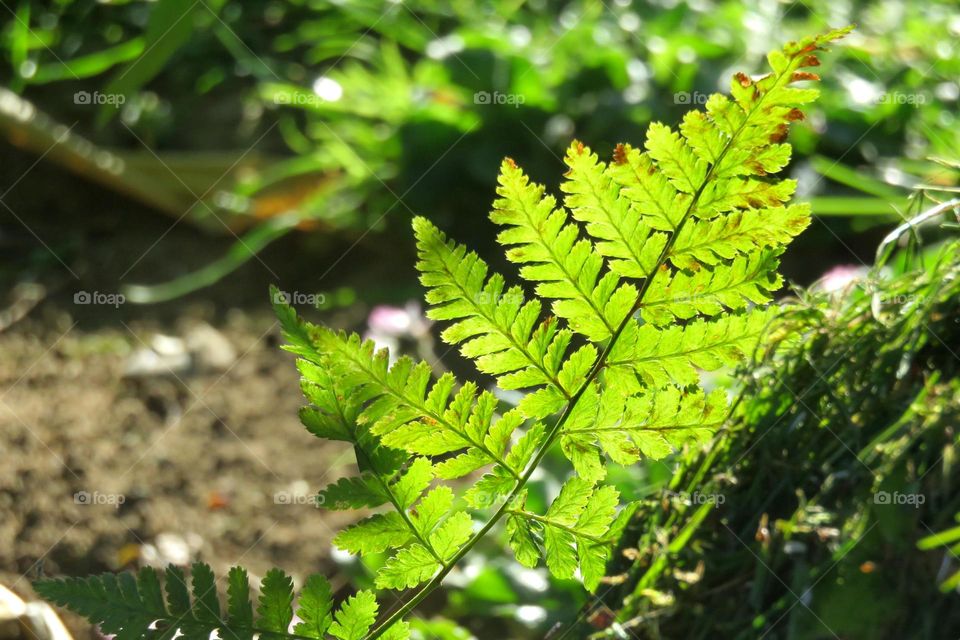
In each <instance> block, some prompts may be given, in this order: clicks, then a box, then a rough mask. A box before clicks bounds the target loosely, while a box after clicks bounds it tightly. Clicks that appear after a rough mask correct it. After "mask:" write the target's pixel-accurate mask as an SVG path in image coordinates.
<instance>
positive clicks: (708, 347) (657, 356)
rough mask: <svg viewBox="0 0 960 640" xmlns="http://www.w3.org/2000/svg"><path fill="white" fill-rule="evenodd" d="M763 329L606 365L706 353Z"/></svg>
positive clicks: (611, 365) (657, 360) (755, 336)
mask: <svg viewBox="0 0 960 640" xmlns="http://www.w3.org/2000/svg"><path fill="white" fill-rule="evenodd" d="M764 331H765V328H761V329H759V330H758V331H754V332H752V333H740V334H736V335H735V336H733V337H730V338H727V339H724V340H720V341H719V342H711V343H710V344H708V345H706V346H702V347H699V348H696V347H694V348H690V349H682V350H679V351H671V352H669V353H659V354H653V355H649V356H642V357H636V358H627V359H624V360H611V361H610V362H608V363H607V366H608V367H617V366H632V365H637V364H640V363H643V362H659V361H663V360H675V359H677V358H683V357H685V356H691V355H694V354H698V353H708V352H710V351H713V350H714V349H719V348H722V347H724V346H728V345H735V344H737V343H738V342H742V341H745V340H750V339H752V338H759V337H760V336H762V335H763V333H764Z"/></svg>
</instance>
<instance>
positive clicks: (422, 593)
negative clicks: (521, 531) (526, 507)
mask: <svg viewBox="0 0 960 640" xmlns="http://www.w3.org/2000/svg"><path fill="white" fill-rule="evenodd" d="M786 69H787V71H785V72H784V73H782V74H781V75H780V76H779V77H778V78H777V82H776V83H775V84H774V87H776V86H779V83H780V80H782V78H783V77H784V76H785V75H787V73H788V72H789V73H791V74H792V70H790V66H789V65H788V66H787V68H786ZM771 90H772V89H771ZM767 95H769V91H768V92H766V93H764V94H763V95H762V96H760V99H759V100H757V102H756V104H755V105H754V106H753V108H752V109H751V110H750V112H749V113H748V114H747V115H746V116H745V117H744V119H743V122H741V123H740V126H739V127H738V128H737V130H736V131H735V132H734V134H733V135H732V136H730V139H729V140H728V141H727V143H726V145H724V148H723V151H722V152H721V154H720V157H719V158H718V159H717V163H715V164H712V165H711V166H710V168H709V170H708V171H707V175H706V176H705V177H704V180H703V184H701V185H700V188H699V189H697V192H696V194H694V196H693V198H691V200H690V203H689V205H688V206H687V209H686V211H685V212H684V214H683V218H681V220H680V222H679V223H678V224H677V227H676V229H675V231H674V232H673V233H672V234H670V237H669V238H668V239H667V242H666V244H665V245H664V247H663V250H662V251H661V252H660V257H659V258H658V259H657V264H656V267H655V268H654V270H653V271H652V272H651V273H653V274H656V272H657V270H658V269H660V268H661V266H662V265H663V264H664V261H665V260H666V259H667V256H668V255H669V251H670V249H671V248H672V247H673V243H674V241H675V240H676V237H677V235H678V234H679V233H680V230H681V228H682V227H683V225H684V224H685V223H686V222H687V220H688V219H689V218H690V214H691V212H692V211H693V208H694V207H695V206H696V204H697V202H698V201H699V199H700V196H701V195H702V194H703V191H704V189H706V187H707V185H708V184H709V183H710V181H711V180H712V179H713V174H714V167H716V166H717V164H719V162H720V161H721V160H722V159H723V157H724V156H726V154H727V153H728V152H729V150H730V149H731V148H732V147H733V144H734V142H735V141H736V140H737V137H738V136H739V135H740V134H741V133H742V132H743V130H744V128H745V127H746V126H747V123H749V122H750V119H751V118H752V117H753V115H754V114H755V113H756V112H757V109H758V108H759V107H760V105H761V104H762V103H763V100H764V98H766V97H767ZM524 212H525V213H526V209H524ZM652 281H653V277H652V276H651V277H649V278H646V279H644V281H643V284H642V285H641V287H640V291H639V292H638V294H637V300H636V302H635V303H634V308H633V311H632V312H631V313H628V314H627V315H626V316H625V317H624V319H623V320H622V321H621V322H620V325H619V327H617V330H616V332H615V333H613V334H612V335H611V336H610V338H609V340H608V342H607V344H606V346H605V347H604V349H603V352H602V353H601V354H600V357H599V358H598V359H597V361H596V362H595V363H594V365H593V367H592V368H591V370H590V373H588V374H587V378H586V380H585V381H584V383H583V384H582V385H581V386H580V388H579V389H577V392H576V393H575V394H573V397H572V398H571V399H570V401H569V402H567V406H566V407H565V408H564V410H563V413H562V414H561V415H560V417H559V419H558V420H557V422H556V423H555V424H554V426H553V428H552V429H551V430H550V433H549V434H548V436H547V438H546V440H544V444H543V445H542V446H541V447H540V449H538V450H537V453H536V454H535V455H534V457H533V459H532V460H531V461H530V463H529V464H528V465H527V469H526V470H525V471H524V472H523V474H522V475H521V476H520V478H519V480H518V481H517V484H516V485H515V486H514V488H513V490H512V491H511V492H510V494H509V496H508V497H507V499H506V500H504V502H503V503H502V504H501V505H500V507H499V508H498V509H497V511H496V512H495V513H494V514H493V516H491V518H490V520H488V521H487V522H486V524H484V525H483V527H482V528H481V529H480V530H479V531H478V532H477V533H475V534H474V535H473V537H471V538H470V540H468V541H467V542H466V544H464V546H463V547H461V549H460V550H459V551H458V552H457V553H456V554H455V555H454V556H453V557H452V558H451V559H450V560H449V562H448V563H442V567H443V568H442V569H441V570H440V571H439V572H438V573H437V574H436V575H435V576H434V577H433V578H432V579H431V580H430V582H428V583H427V584H426V585H424V586H423V587H422V588H421V589H420V590H418V591H417V593H416V595H414V597H413V598H411V599H410V600H408V601H407V602H406V603H405V604H404V605H403V606H401V607H400V608H399V609H398V610H397V611H396V612H394V613H393V614H391V615H390V616H389V617H388V618H387V619H386V620H385V621H384V622H383V623H382V624H380V625H378V626H377V627H376V629H374V631H373V633H372V634H370V635H369V636H367V638H366V640H376V639H377V638H379V637H380V636H382V635H383V634H384V633H386V631H387V630H388V629H389V628H390V627H391V626H393V624H395V623H396V622H397V621H398V620H401V619H402V618H403V617H404V616H405V615H406V614H407V613H409V612H410V611H411V610H412V609H414V608H415V607H416V606H417V605H418V604H420V602H422V601H423V599H424V598H426V597H427V595H428V594H429V593H431V592H432V591H433V590H434V589H436V588H437V587H438V586H439V585H440V583H441V582H443V579H444V578H445V577H446V575H447V574H448V573H450V571H451V569H452V568H453V567H454V566H456V564H457V563H458V562H459V561H460V560H461V559H462V558H463V557H464V556H465V555H467V554H468V553H469V552H470V551H471V550H472V549H473V547H474V545H476V544H477V542H478V541H479V540H480V539H482V538H483V537H484V536H485V535H486V534H487V533H488V532H489V531H490V529H492V528H493V526H494V525H495V524H496V523H497V522H499V521H500V519H501V518H502V517H503V515H504V514H505V513H506V511H507V508H508V506H509V505H510V504H511V503H512V501H513V500H514V499H515V498H516V497H517V496H518V495H519V494H520V491H522V489H523V488H524V485H526V483H527V481H528V480H529V479H530V476H531V475H532V474H533V472H534V471H535V470H536V469H537V467H538V466H539V465H540V462H542V461H543V458H544V456H545V455H546V453H547V450H548V449H550V447H552V446H553V444H554V442H556V439H557V437H558V436H559V434H560V432H561V430H562V428H563V424H564V423H565V422H566V421H567V419H568V418H569V416H570V414H571V413H572V410H573V408H574V407H576V404H577V402H579V401H580V398H582V397H583V394H584V393H585V392H586V390H587V389H588V388H589V386H590V385H591V384H593V381H594V380H595V379H596V377H597V376H598V375H599V374H600V371H601V370H602V369H603V367H604V366H605V361H606V358H607V356H608V355H609V353H610V350H611V349H612V348H613V345H614V344H615V343H616V341H617V339H618V338H619V337H620V334H621V333H622V332H623V330H624V328H626V326H627V323H628V322H630V321H631V320H632V319H633V313H635V312H636V311H637V310H638V309H639V305H640V303H641V302H642V301H643V297H644V295H646V292H647V291H648V290H649V288H650V283H651V282H652Z"/></svg>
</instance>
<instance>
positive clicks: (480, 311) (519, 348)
mask: <svg viewBox="0 0 960 640" xmlns="http://www.w3.org/2000/svg"><path fill="white" fill-rule="evenodd" d="M440 262H441V264H443V269H444V271H446V272H447V275H448V276H449V277H450V280H451V281H453V282H454V283H456V285H457V289H459V290H460V293H461V294H462V298H461V299H463V300H469V301H470V303H471V305H472V306H473V308H474V310H475V311H476V312H477V314H478V315H479V316H480V317H482V318H483V319H484V320H486V321H487V322H488V323H489V324H490V326H492V327H494V328H495V329H496V330H497V333H499V334H500V335H501V336H503V337H504V338H506V339H507V340H508V341H509V342H510V344H511V345H512V346H513V347H514V348H515V349H516V350H517V351H519V352H520V353H522V354H523V356H524V357H525V358H526V359H527V361H528V362H529V363H530V364H532V365H533V366H534V367H536V368H537V370H539V371H540V373H542V374H543V376H544V378H546V379H547V380H548V381H549V382H550V384H551V385H552V386H553V387H555V388H556V389H557V390H558V391H559V392H560V393H562V394H563V397H565V398H566V399H567V400H569V399H570V394H568V393H567V391H566V389H564V388H563V387H562V386H561V385H560V380H559V379H558V378H557V377H556V376H552V375H551V374H550V372H549V371H547V369H546V367H544V366H543V364H541V363H540V362H537V360H536V358H534V357H533V356H532V355H531V354H530V352H529V351H528V350H527V349H526V348H524V347H523V346H521V345H520V343H519V342H517V340H516V339H515V338H514V337H513V334H512V333H510V332H509V331H504V330H503V329H502V328H500V326H498V325H497V323H496V322H495V321H494V319H493V318H492V317H490V316H489V315H487V314H486V313H485V312H484V311H483V309H482V308H480V306H479V305H478V304H477V303H476V300H475V299H474V296H473V295H471V294H470V292H469V291H467V289H466V288H465V287H464V286H463V285H462V284H460V281H459V280H457V278H456V276H455V275H454V274H453V272H452V271H451V270H450V267H449V266H448V265H447V261H446V260H444V259H442V258H441V261H440ZM534 331H536V329H534ZM514 477H515V478H516V477H517V476H516V475H514Z"/></svg>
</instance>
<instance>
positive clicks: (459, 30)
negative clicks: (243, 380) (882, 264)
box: [0, 0, 960, 292]
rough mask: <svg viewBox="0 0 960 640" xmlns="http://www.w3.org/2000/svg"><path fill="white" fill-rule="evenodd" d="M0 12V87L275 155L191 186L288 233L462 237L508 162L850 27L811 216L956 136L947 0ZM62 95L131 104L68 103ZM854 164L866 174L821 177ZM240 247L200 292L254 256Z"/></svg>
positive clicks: (952, 23) (821, 116) (862, 209)
mask: <svg viewBox="0 0 960 640" xmlns="http://www.w3.org/2000/svg"><path fill="white" fill-rule="evenodd" d="M7 10H8V11H9V12H10V13H11V19H10V20H7V21H6V26H5V27H4V29H3V32H2V35H0V42H2V56H3V60H2V61H0V64H2V69H3V72H4V74H5V75H6V76H7V77H8V78H9V79H8V80H7V82H9V84H10V85H11V86H12V87H13V88H15V89H16V90H18V91H21V92H23V93H24V94H25V95H26V96H28V97H30V98H32V99H33V100H35V101H36V103H37V104H39V105H40V106H41V107H42V108H43V109H45V110H48V111H50V112H52V113H53V114H55V115H56V116H57V117H59V118H60V119H61V120H62V121H71V122H72V121H76V120H79V122H80V125H79V127H78V130H80V131H85V132H87V133H88V134H90V135H92V136H93V138H94V139H95V140H96V141H97V142H100V143H101V144H105V145H108V146H113V147H115V148H129V149H139V150H140V151H143V149H142V145H146V146H148V147H149V148H151V149H153V150H156V151H157V152H158V153H159V155H160V157H161V158H163V157H164V156H163V152H164V151H190V150H193V151H196V150H205V149H223V148H229V149H239V150H241V151H245V150H247V149H250V148H251V147H253V148H254V149H255V150H256V151H257V152H262V153H265V154H268V155H269V161H268V162H265V163H261V164H259V165H258V166H257V167H256V169H255V170H245V171H242V172H238V173H237V175H233V174H231V179H229V180H223V181H222V182H220V183H214V187H216V188H214V189H211V192H210V193H209V194H206V193H203V190H200V192H199V194H202V197H203V198H204V200H205V201H206V203H207V204H208V206H209V209H207V208H201V209H197V210H196V212H197V215H198V216H199V217H203V215H207V216H209V215H210V214H213V215H216V216H218V217H222V218H224V219H228V220H231V221H233V220H236V219H239V220H240V221H241V223H242V221H243V220H250V221H252V222H258V221H260V220H261V219H263V218H266V217H275V216H278V215H284V214H289V215H291V216H292V217H293V219H292V222H291V223H290V224H284V225H282V226H283V228H284V230H288V229H289V228H291V227H293V226H296V225H297V224H299V225H300V226H304V224H306V223H305V222H304V221H310V223H309V224H308V225H307V226H310V227H314V226H316V225H320V226H321V227H322V228H355V229H359V230H365V229H367V228H369V227H373V228H375V229H383V228H385V227H387V225H389V224H391V223H392V222H405V221H406V220H407V219H408V218H409V217H410V216H411V215H412V213H413V212H417V213H425V212H429V214H430V215H431V216H432V217H433V218H434V219H440V220H444V221H445V222H446V224H447V225H448V226H457V227H460V228H461V229H460V231H459V233H461V234H473V233H474V232H476V231H477V229H478V228H480V227H481V225H482V224H483V222H482V220H483V214H484V213H485V212H486V209H487V207H488V205H489V202H490V200H491V198H490V193H489V189H488V185H490V184H491V183H492V181H493V179H494V176H495V170H496V167H497V166H498V162H499V160H500V159H501V158H502V157H504V156H506V155H510V156H513V157H515V158H517V160H518V161H520V162H521V163H522V164H523V165H524V166H527V167H530V171H531V174H532V176H533V177H534V178H535V179H542V178H544V177H545V176H546V175H547V174H548V173H550V172H552V171H553V170H555V169H556V167H557V166H559V165H560V160H559V157H560V155H561V153H562V149H563V148H564V147H565V146H566V144H567V143H568V142H569V140H570V139H571V138H573V137H578V138H580V139H582V140H584V141H585V142H587V143H588V144H590V145H591V146H593V147H594V148H596V149H598V151H599V152H600V153H601V155H603V154H605V153H606V152H608V151H609V150H610V149H612V146H613V145H614V144H615V143H617V142H619V141H638V140H640V139H642V134H643V131H644V129H645V127H646V125H647V124H648V123H649V122H650V121H651V120H654V119H663V120H667V121H673V120H675V119H676V118H677V117H679V116H680V115H681V114H682V113H683V111H685V110H686V109H687V108H688V107H689V106H690V105H691V104H697V103H698V102H701V101H702V100H704V99H705V98H706V96H707V95H708V94H709V93H711V92H713V91H715V90H717V89H720V88H722V86H725V83H726V81H727V78H728V76H729V75H730V73H732V71H733V70H734V68H744V67H745V68H747V69H750V68H757V69H759V68H760V65H761V63H762V56H763V54H764V52H766V51H767V50H768V49H770V48H772V47H773V46H775V45H776V44H777V43H778V42H781V41H783V40H785V39H788V38H789V37H792V36H794V35H796V34H798V33H801V32H803V33H810V32H815V31H820V30H822V29H823V28H825V27H826V26H828V25H834V26H835V25H838V24H847V23H851V22H852V23H857V24H858V29H857V31H856V33H855V35H854V37H853V38H851V39H850V40H849V42H848V43H847V44H845V46H844V47H843V48H842V50H841V51H840V52H839V55H837V56H831V62H830V65H831V66H830V68H829V69H826V70H825V73H824V77H825V78H826V83H825V88H824V96H823V98H822V99H821V101H820V106H819V111H817V112H815V113H814V114H812V117H810V119H809V121H808V122H807V123H806V125H805V126H804V127H802V128H798V131H797V133H795V134H794V135H793V139H792V142H793V144H794V145H795V149H796V151H795V153H796V162H795V166H794V173H795V175H796V176H797V177H799V178H800V179H801V195H805V196H806V197H813V203H814V211H815V213H819V214H832V215H850V216H853V215H868V216H876V215H878V214H886V215H888V216H890V215H893V216H894V217H895V212H896V209H897V207H898V205H900V204H902V202H901V194H902V192H903V191H902V188H903V187H905V186H909V185H912V184H914V183H916V182H918V181H923V180H927V181H933V182H938V183H946V182H949V181H950V180H953V179H954V177H952V175H951V176H950V177H945V176H944V174H943V173H942V172H941V171H939V168H938V167H937V165H935V164H931V163H929V162H926V161H925V159H926V158H927V157H928V156H931V155H933V156H946V157H953V156H954V155H955V149H956V147H957V143H958V138H957V136H958V134H957V128H956V126H955V119H956V113H955V112H956V106H957V102H958V94H960V86H958V84H957V77H958V72H960V47H958V46H957V45H956V42H955V41H956V38H957V35H958V34H960V11H958V8H957V6H956V3H955V2H953V1H952V0H931V1H928V2H923V3H919V2H913V1H911V0H884V1H881V2H852V1H849V0H845V1H839V2H837V1H827V0H808V1H806V2H794V3H791V2H777V1H774V0H748V1H747V2H740V1H736V2H734V1H730V0H724V1H712V0H698V1H696V2H688V3H677V2H673V1H670V0H662V1H660V2H629V1H626V0H621V1H618V2H613V3H602V2H590V1H584V2H578V1H571V2H551V1H547V0H534V1H532V2H520V1H517V0H500V1H486V2H468V1H464V0H459V1H454V2H430V1H422V2H386V3H385V2H377V1H372V0H350V1H348V0H342V1H338V2H327V1H321V0H291V1H286V2H279V1H271V2H264V3H241V2H229V1H227V0H199V1H191V0H157V1H156V2H140V1H117V2H103V3H89V2H73V1H69V0H59V1H57V2H52V3H38V2H30V1H28V0H20V2H18V3H16V4H15V5H14V4H10V5H8V6H7ZM718 79H719V84H717V83H718ZM77 90H85V91H99V92H100V93H101V94H103V95H105V96H116V95H122V96H124V101H123V104H122V105H120V107H119V108H117V107H116V106H115V105H113V104H101V105H90V104H84V105H78V104H74V102H75V101H73V100H70V97H71V96H72V95H73V93H74V92H75V91H77ZM95 125H99V127H100V128H99V129H96V128H95ZM810 160H816V161H815V162H810ZM846 166H852V167H860V168H861V169H862V172H861V173H860V174H859V176H860V177H862V180H861V179H856V180H853V181H852V182H851V181H846V182H843V181H842V180H841V181H839V182H834V179H835V177H836V175H837V174H838V173H839V172H840V171H842V170H843V169H844V168H846ZM229 169H230V167H229V166H222V167H221V170H222V171H224V172H227V171H228V170H229ZM198 170H199V169H198ZM206 170H207V171H208V172H209V171H210V169H209V167H208V168H206ZM177 171H178V172H180V171H181V169H180V168H178V170H177ZM216 175H219V174H216ZM855 175H856V174H855ZM824 176H826V177H828V178H829V179H828V180H825V179H824ZM181 182H185V183H188V184H192V182H191V181H190V179H189V178H186V177H184V178H181ZM871 184H881V185H885V186H886V190H887V191H889V192H893V194H894V196H895V197H894V198H893V199H892V200H891V199H890V198H888V197H880V196H881V194H878V193H877V192H876V189H873V190H871V189H870V188H869V186H870V185H871ZM951 184H952V183H951ZM171 187H172V188H177V187H178V185H177V184H176V183H175V182H174V183H173V184H172V185H171ZM882 195H883V196H887V195H889V194H888V193H884V194H882ZM233 225H234V222H231V226H233ZM263 235H264V234H261V238H260V239H261V240H262V239H263ZM265 235H266V238H267V239H268V240H272V239H273V237H275V236H276V235H277V233H266V234H265ZM480 235H481V236H482V237H485V236H488V235H490V234H488V233H481V234H480ZM250 244H251V245H252V244H253V243H250ZM240 249H241V250H239V251H238V252H237V255H235V256H228V257H227V258H225V259H224V260H225V262H224V263H223V264H221V265H220V267H219V268H217V269H214V270H213V272H208V273H207V274H206V275H205V277H204V278H200V279H198V281H197V282H196V283H194V285H195V286H201V285H204V284H209V282H210V281H211V280H212V279H216V278H219V277H222V275H223V274H224V273H226V272H229V270H230V268H232V266H233V265H235V264H236V263H238V262H239V261H242V259H243V257H244V255H247V254H248V253H249V251H251V250H253V249H254V248H250V249H249V250H248V248H244V247H243V246H241V247H240ZM188 284H189V283H188ZM191 286H193V285H191ZM186 288H187V289H189V288H190V286H187V287H186ZM180 289H183V287H180V288H179V289H177V290H176V291H178V292H179V291H180Z"/></svg>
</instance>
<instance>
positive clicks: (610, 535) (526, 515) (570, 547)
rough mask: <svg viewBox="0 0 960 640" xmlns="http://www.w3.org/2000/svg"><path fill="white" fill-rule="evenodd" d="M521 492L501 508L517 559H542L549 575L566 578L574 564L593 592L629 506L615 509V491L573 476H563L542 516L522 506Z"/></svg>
mask: <svg viewBox="0 0 960 640" xmlns="http://www.w3.org/2000/svg"><path fill="white" fill-rule="evenodd" d="M525 505H526V492H523V493H521V494H520V496H518V498H517V500H515V501H514V502H513V503H511V506H510V507H509V508H508V509H507V510H506V512H507V514H508V515H507V520H506V531H507V538H508V542H509V544H510V547H511V549H513V552H514V555H515V556H516V558H517V561H518V562H519V563H520V564H522V565H524V566H526V567H531V568H532V567H536V566H537V565H538V564H539V562H540V561H541V560H544V561H545V563H546V565H547V568H548V569H549V571H550V573H551V575H553V576H554V577H557V578H560V579H569V578H572V577H573V576H574V573H575V572H576V570H577V569H578V568H579V570H580V574H581V577H582V579H583V583H584V585H585V586H586V587H587V589H589V590H590V591H594V590H595V589H596V588H597V585H599V583H600V579H601V578H602V577H603V575H604V569H605V568H606V563H607V560H608V559H609V557H610V553H611V551H612V549H613V545H614V544H615V542H616V541H617V539H618V538H619V535H620V533H621V532H622V529H623V527H624V526H625V525H626V523H627V521H628V520H629V517H630V516H631V515H632V513H633V510H634V507H632V506H629V507H627V508H624V509H622V510H620V511H619V512H618V507H619V505H620V494H619V492H618V491H617V490H616V489H615V488H614V487H611V486H600V487H596V486H595V485H594V483H591V482H588V481H586V480H583V479H581V478H578V477H573V478H571V479H570V480H568V481H567V482H566V483H565V484H564V485H563V487H562V488H561V490H560V494H559V495H558V496H557V497H556V499H555V500H554V501H553V502H552V503H551V504H550V506H549V507H548V508H547V511H546V513H545V514H543V515H538V514H535V513H532V512H531V511H529V510H527V509H526V506H525Z"/></svg>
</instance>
